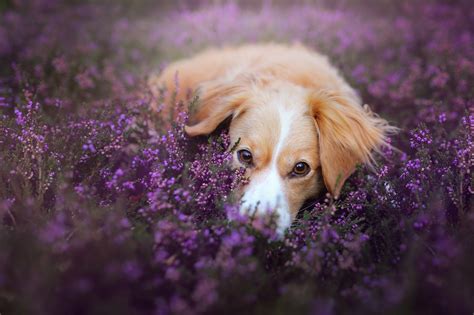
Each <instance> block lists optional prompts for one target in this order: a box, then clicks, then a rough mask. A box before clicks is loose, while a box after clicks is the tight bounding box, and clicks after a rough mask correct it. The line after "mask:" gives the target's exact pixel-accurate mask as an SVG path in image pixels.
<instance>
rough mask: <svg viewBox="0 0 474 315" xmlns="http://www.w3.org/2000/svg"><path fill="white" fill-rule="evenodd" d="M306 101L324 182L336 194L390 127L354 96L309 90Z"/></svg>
mask: <svg viewBox="0 0 474 315" xmlns="http://www.w3.org/2000/svg"><path fill="white" fill-rule="evenodd" d="M309 105H310V110H311V111H312V114H313V117H314V119H315V123H316V128H317V130H318V132H319V150H320V160H321V168H322V173H323V179H324V183H325V185H326V188H327V189H328V191H329V192H330V193H331V194H332V195H333V196H335V197H337V196H339V193H340V191H341V188H342V186H343V184H344V182H345V181H346V179H347V178H348V177H349V176H350V175H351V174H352V173H353V172H354V170H355V167H356V165H357V164H359V163H368V164H370V163H371V162H372V161H373V157H372V152H373V151H374V150H378V149H379V148H380V147H381V146H382V145H384V144H386V137H387V134H388V133H389V132H391V131H393V130H394V128H393V127H390V126H389V125H388V123H387V122H386V121H385V120H383V119H381V118H379V117H377V116H375V115H374V114H372V113H371V112H370V110H368V109H365V108H363V107H361V106H360V105H359V103H358V100H356V99H353V97H351V96H344V95H342V94H341V93H339V92H335V91H327V90H323V91H317V92H312V93H311V94H310V95H309Z"/></svg>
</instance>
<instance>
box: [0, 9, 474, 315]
mask: <svg viewBox="0 0 474 315" xmlns="http://www.w3.org/2000/svg"><path fill="white" fill-rule="evenodd" d="M262 41H263V42H269V41H273V42H281V43H294V42H301V43H304V44H305V45H307V46H309V47H311V48H314V49H316V50H318V51H320V52H322V53H324V54H327V55H328V56H329V57H330V59H331V61H332V62H333V63H334V64H335V65H336V66H337V67H338V68H339V69H340V70H341V73H342V74H343V75H344V76H345V78H346V79H347V80H348V81H349V82H350V84H351V85H353V86H354V87H355V88H356V89H357V90H358V91H359V93H360V95H361V97H362V99H363V100H364V102H365V103H367V104H369V105H370V107H371V108H372V110H373V111H375V112H377V113H379V114H380V116H382V117H383V118H385V119H387V120H389V121H390V122H391V124H393V125H395V126H397V127H399V128H400V133H399V134H397V135H395V136H393V137H392V139H391V143H392V144H393V146H394V147H395V148H397V150H392V149H386V150H385V151H384V152H383V154H382V155H381V156H379V157H378V158H377V159H378V166H377V167H376V168H375V170H369V169H366V168H363V167H361V168H359V169H358V171H357V172H356V173H355V174H354V175H353V176H352V177H351V178H350V180H349V182H348V183H347V184H346V186H345V188H344V190H343V193H342V196H341V198H340V199H339V200H336V201H335V200H332V199H331V198H329V197H328V198H322V199H321V200H316V201H315V202H314V203H311V204H309V205H308V206H307V207H306V208H305V211H302V213H301V214H300V215H299V217H298V220H297V221H296V222H295V223H294V225H293V226H292V228H291V229H290V230H289V231H288V232H287V233H286V235H285V237H284V238H283V239H279V238H277V237H276V236H275V235H274V232H273V230H272V224H273V223H272V220H271V219H268V220H267V219H258V220H257V219H255V220H252V219H250V218H245V217H241V216H239V215H238V214H237V213H236V208H237V204H236V201H235V200H234V198H233V195H232V191H233V189H234V188H235V187H236V186H237V185H239V184H240V183H242V181H245V178H243V177H242V172H241V171H240V170H231V169H229V167H228V161H229V160H230V155H229V153H228V152H226V148H228V146H229V145H231V144H229V143H228V142H229V141H228V138H227V135H226V131H225V130H219V132H216V134H214V135H213V136H212V137H211V139H210V140H209V141H208V140H207V139H193V140H191V139H189V138H187V137H186V135H185V134H184V132H183V126H184V124H185V122H186V119H187V115H186V108H187V107H188V105H189V104H186V103H176V104H175V103H173V104H172V105H173V107H174V108H176V112H175V114H176V115H175V118H174V119H171V118H170V117H164V115H160V113H153V112H151V111H150V110H149V104H150V103H151V102H162V101H163V100H162V99H161V98H153V96H152V95H151V93H150V91H149V89H148V87H147V85H146V79H147V77H148V76H149V75H151V74H156V73H159V71H160V70H161V69H162V68H163V67H164V66H166V64H168V63H169V62H171V61H173V60H175V59H177V58H180V57H185V56H190V55H192V54H193V53H195V52H198V51H199V50H201V49H203V48H206V47H209V46H224V45H234V44H239V43H249V42H262ZM473 85H474V10H473V9H472V3H471V1H468V0H465V1H463V0H459V1H434V0H433V1H429V0H420V1H403V0H402V1H388V0H380V1H375V0H367V1H345V0H333V1H329V0H328V1H325V0H321V1H309V0H308V1H283V0H279V1H276V0H273V1H270V0H269V1H224V0H222V1H107V0H101V1H79V0H74V1H59V0H29V1H28V0H6V1H5V0H2V1H0V218H1V222H0V313H2V314H213V313H216V314H222V313H225V314H241V313H254V314H288V313H295V312H299V313H310V314H341V313H348V314H380V313H387V314H401V313H403V314H471V313H472V312H473V311H474V302H473V299H472V298H473V297H474V256H473V253H474V245H473V244H474V242H473V241H474V229H473V224H474V213H473V209H472V208H473V206H472V198H473V192H474V187H473V160H474V158H473V151H474V150H473V148H474V147H473V142H472V141H473V131H474V112H473V107H474V101H473V94H474V89H473ZM229 218H231V219H232V220H229ZM249 221H252V222H249ZM249 223H252V224H249Z"/></svg>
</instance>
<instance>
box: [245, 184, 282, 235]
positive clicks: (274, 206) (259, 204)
mask: <svg viewBox="0 0 474 315" xmlns="http://www.w3.org/2000/svg"><path fill="white" fill-rule="evenodd" d="M240 213H242V214H246V215H249V216H254V215H256V216H267V215H275V221H276V224H277V232H278V234H279V235H280V236H282V235H283V234H284V233H285V230H286V229H287V228H288V227H289V226H290V225H291V216H290V210H289V207H288V203H287V202H286V199H285V197H284V196H283V194H277V195H275V196H269V195H268V194H263V195H261V194H259V190H251V191H248V192H246V193H245V194H244V195H243V197H242V201H241V205H240Z"/></svg>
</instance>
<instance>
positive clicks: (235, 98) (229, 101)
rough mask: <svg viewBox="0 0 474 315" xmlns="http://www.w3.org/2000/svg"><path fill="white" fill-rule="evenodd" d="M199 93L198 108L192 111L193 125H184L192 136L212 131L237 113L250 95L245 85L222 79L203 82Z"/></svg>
mask: <svg viewBox="0 0 474 315" xmlns="http://www.w3.org/2000/svg"><path fill="white" fill-rule="evenodd" d="M197 95H198V97H199V100H198V108H197V110H196V111H195V112H194V113H190V120H189V121H190V123H191V124H192V125H187V126H185V127H184V128H185V131H186V133H187V134H188V135H189V136H191V137H194V136H199V135H208V134H210V133H212V132H213V131H214V130H215V129H216V128H217V126H219V124H220V123H221V122H223V121H224V120H225V119H226V118H228V117H230V116H232V115H234V114H236V111H237V110H238V108H239V107H240V105H242V104H243V103H244V102H245V100H246V99H247V97H248V95H247V93H246V90H245V88H244V85H242V84H239V83H237V82H230V83H229V82H222V81H220V80H216V81H209V82H205V83H203V84H201V85H200V86H199V88H198V90H197Z"/></svg>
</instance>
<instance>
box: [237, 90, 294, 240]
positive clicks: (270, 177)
mask: <svg viewBox="0 0 474 315" xmlns="http://www.w3.org/2000/svg"><path fill="white" fill-rule="evenodd" d="M288 101H289V100H288V99H287V98H284V97H282V98H280V99H279V104H275V106H277V108H278V115H279V120H280V132H279V137H278V141H277V144H276V146H275V148H274V149H273V153H272V160H271V162H270V164H269V165H268V167H267V169H266V170H263V171H261V172H260V173H259V174H258V175H256V176H254V177H252V178H251V179H250V183H249V185H248V186H247V189H246V192H245V194H244V196H243V198H242V204H241V207H240V212H241V213H247V214H251V215H253V214H254V213H255V214H257V215H265V214H267V213H269V211H274V213H275V214H277V216H278V219H277V225H278V226H277V232H278V233H279V234H280V235H283V234H284V232H285V230H286V229H287V228H288V227H290V225H291V220H292V219H291V214H290V207H289V205H288V200H287V197H286V192H285V191H284V185H283V178H282V176H281V174H280V173H279V170H278V157H279V155H280V153H281V151H282V149H283V147H284V144H285V143H286V142H287V141H288V136H289V134H290V131H291V128H292V124H293V123H294V122H295V119H296V118H297V111H296V110H294V109H290V108H288V107H285V104H284V102H288Z"/></svg>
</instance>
